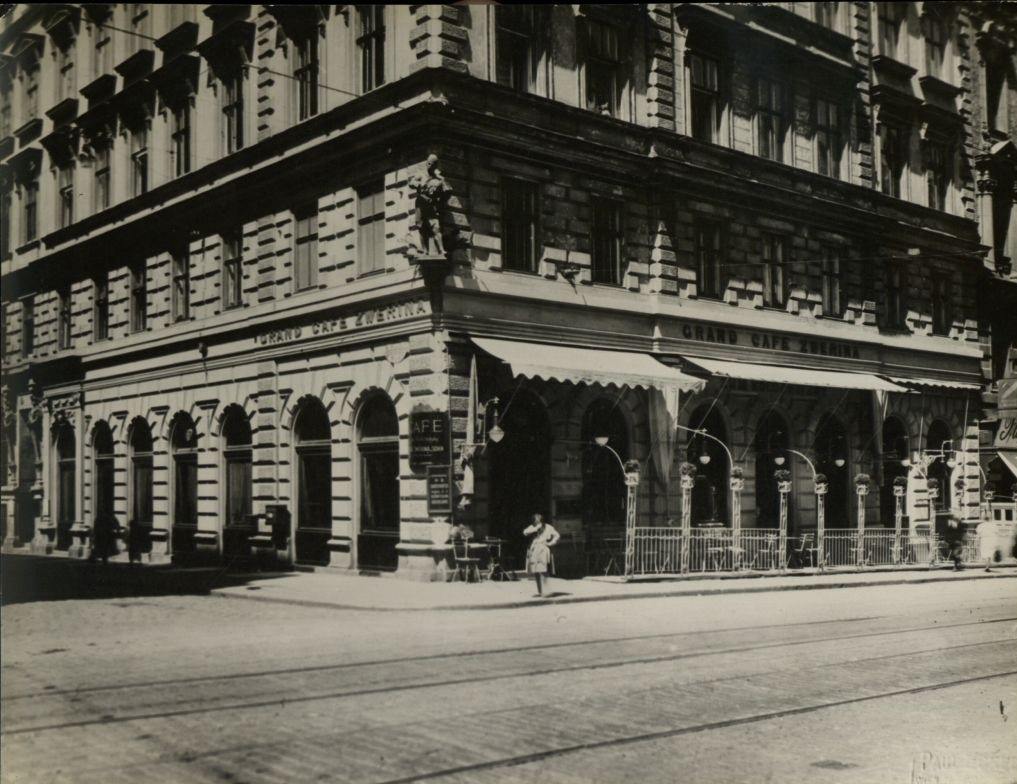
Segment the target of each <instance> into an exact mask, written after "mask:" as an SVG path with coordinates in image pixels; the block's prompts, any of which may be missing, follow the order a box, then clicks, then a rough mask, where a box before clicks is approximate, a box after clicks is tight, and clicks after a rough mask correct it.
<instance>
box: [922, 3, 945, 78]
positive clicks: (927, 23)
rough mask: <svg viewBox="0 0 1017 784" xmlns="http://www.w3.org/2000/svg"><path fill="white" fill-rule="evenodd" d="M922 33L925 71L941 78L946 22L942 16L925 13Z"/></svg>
mask: <svg viewBox="0 0 1017 784" xmlns="http://www.w3.org/2000/svg"><path fill="white" fill-rule="evenodd" d="M922 33H923V34H924V36H925V72H926V73H927V74H928V75H929V76H935V77H938V78H940V79H942V78H943V63H944V61H945V60H946V24H945V23H944V22H943V19H942V17H941V16H940V15H939V14H937V13H926V14H925V16H923V17H922Z"/></svg>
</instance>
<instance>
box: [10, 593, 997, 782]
mask: <svg viewBox="0 0 1017 784" xmlns="http://www.w3.org/2000/svg"><path fill="white" fill-rule="evenodd" d="M371 583H372V581H370V580H365V581H364V587H365V590H370V587H371ZM1013 586H1014V583H1013V582H1012V581H1011V580H1009V579H1001V580H987V581H972V582H957V583H953V584H949V585H924V584H923V585H909V586H881V587H871V588H852V589H842V590H834V591H798V592H790V593H788V592H785V593H773V594H769V593H759V594H753V595H736V596H708V597H673V598H646V599H639V600H636V601H626V602H612V601H607V602H596V603H588V604H575V605H563V606H540V607H532V608H520V609H497V610H474V611H415V612H362V611H346V610H331V609H322V608H309V607H298V606H287V605H283V604H274V603H264V602H253V601H251V602H249V601H228V600H224V599H222V598H220V597H217V596H204V597H194V596H161V597H144V598H136V599H135V598H127V599H117V598H112V599H101V600H96V599H90V600H72V601H56V602H34V603H33V602H29V603H23V604H15V605H10V606H8V607H5V608H4V616H3V650H4V664H3V675H4V679H3V696H4V708H3V746H4V756H3V780H4V781H5V782H9V783H10V784H23V783H24V784H27V783H28V782H75V784H77V783H78V782H117V781H132V782H133V781H138V780H142V779H143V780H145V781H150V782H160V781H167V782H169V781H174V782H176V781H193V782H213V781H215V782H222V781H230V782H249V783H250V784H255V783H259V784H260V783H261V782H279V781H344V782H346V781H348V782H394V781H431V780H440V781H506V782H507V781H535V780H538V779H540V780H543V781H562V782H573V781H574V782H579V781H603V782H614V781H623V780H625V779H627V778H629V777H631V775H632V774H633V773H636V774H638V775H639V776H640V777H641V778H643V779H644V780H652V781H678V780H681V781H704V782H707V781H725V782H730V781H782V782H783V781H816V780H824V781H844V782H876V781H878V782H884V781H891V782H892V781H901V782H918V781H925V782H931V781H937V782H958V783H960V782H965V783H969V782H997V781H998V782H1012V781H1014V780H1017V755H1015V754H1014V752H1013V749H1014V748H1017V719H1015V718H1014V715H1013V714H1015V713H1017V658H1015V653H1014V651H1015V646H1014V640H1015V637H1017V602H1015V601H1014V588H1013Z"/></svg>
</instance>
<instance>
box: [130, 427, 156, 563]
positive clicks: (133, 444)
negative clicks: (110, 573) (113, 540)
mask: <svg viewBox="0 0 1017 784" xmlns="http://www.w3.org/2000/svg"><path fill="white" fill-rule="evenodd" d="M128 444H129V446H130V465H131V479H130V509H131V516H130V520H129V521H128V525H129V528H128V549H129V551H130V554H131V557H132V558H134V557H137V556H140V555H141V553H145V552H149V551H150V550H151V532H152V511H153V504H152V465H153V460H152V451H153V442H152V428H151V427H149V424H148V422H147V421H146V420H145V419H144V418H143V417H136V418H135V419H134V421H133V422H131V427H130V431H129V435H128Z"/></svg>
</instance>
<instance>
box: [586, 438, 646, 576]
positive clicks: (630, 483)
mask: <svg viewBox="0 0 1017 784" xmlns="http://www.w3.org/2000/svg"><path fill="white" fill-rule="evenodd" d="M608 441H609V437H608V436H594V438H593V443H594V444H596V445H597V446H599V447H600V448H601V449H606V450H607V451H608V452H610V453H611V454H612V455H614V459H615V460H617V461H618V466H619V467H620V468H621V470H622V476H623V477H624V479H625V577H626V578H628V577H631V576H632V573H633V571H634V567H635V548H636V491H637V489H638V488H639V461H638V460H622V459H621V455H619V454H618V453H617V452H616V451H615V450H614V447H612V446H611V445H610V444H608Z"/></svg>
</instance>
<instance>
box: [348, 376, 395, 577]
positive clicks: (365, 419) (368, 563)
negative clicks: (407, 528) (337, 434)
mask: <svg viewBox="0 0 1017 784" xmlns="http://www.w3.org/2000/svg"><path fill="white" fill-rule="evenodd" d="M357 451H358V452H359V455H360V466H359V475H360V527H359V533H358V536H357V565H358V566H359V567H360V568H362V569H384V570H391V569H395V567H396V563H397V559H396V545H397V544H398V542H399V417H398V415H397V414H396V410H395V406H394V405H392V401H391V400H389V399H388V398H387V397H385V396H384V395H380V394H379V395H375V396H372V397H371V398H370V399H369V400H367V401H366V402H365V403H364V405H363V407H362V409H361V411H360V415H359V416H358V417H357Z"/></svg>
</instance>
